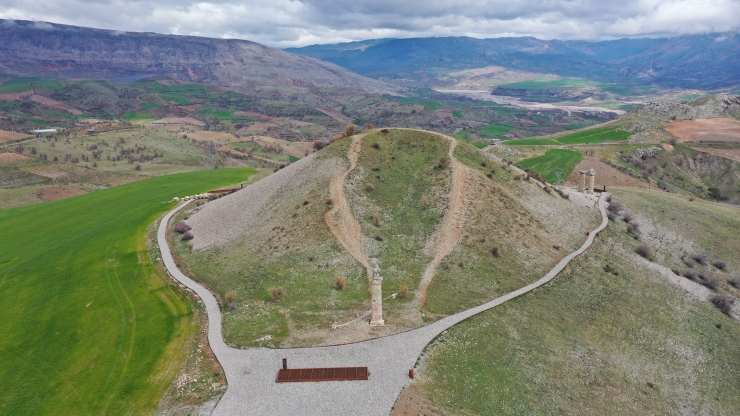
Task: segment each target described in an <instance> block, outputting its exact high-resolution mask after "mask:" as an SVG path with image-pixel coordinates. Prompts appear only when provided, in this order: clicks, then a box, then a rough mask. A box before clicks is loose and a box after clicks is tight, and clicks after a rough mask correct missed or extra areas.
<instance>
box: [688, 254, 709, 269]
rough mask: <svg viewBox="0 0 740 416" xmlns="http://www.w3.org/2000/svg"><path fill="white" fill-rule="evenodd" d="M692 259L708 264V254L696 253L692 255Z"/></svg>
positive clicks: (703, 264)
mask: <svg viewBox="0 0 740 416" xmlns="http://www.w3.org/2000/svg"><path fill="white" fill-rule="evenodd" d="M691 258H692V259H694V260H696V262H697V263H699V264H701V265H702V266H705V265H706V264H707V256H706V255H704V254H702V253H696V254H694V255H693V256H691Z"/></svg>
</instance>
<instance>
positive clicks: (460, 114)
mask: <svg viewBox="0 0 740 416" xmlns="http://www.w3.org/2000/svg"><path fill="white" fill-rule="evenodd" d="M452 116H453V117H457V118H465V114H463V112H462V111H460V110H453V111H452Z"/></svg>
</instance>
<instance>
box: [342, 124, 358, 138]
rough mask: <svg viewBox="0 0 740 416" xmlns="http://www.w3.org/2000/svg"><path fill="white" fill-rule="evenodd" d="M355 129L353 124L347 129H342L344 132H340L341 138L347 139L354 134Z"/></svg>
mask: <svg viewBox="0 0 740 416" xmlns="http://www.w3.org/2000/svg"><path fill="white" fill-rule="evenodd" d="M355 129H356V127H355V126H354V124H350V125H348V126H347V127H345V128H344V130H342V137H349V136H351V135H353V134H355Z"/></svg>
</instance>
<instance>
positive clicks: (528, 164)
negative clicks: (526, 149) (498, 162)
mask: <svg viewBox="0 0 740 416" xmlns="http://www.w3.org/2000/svg"><path fill="white" fill-rule="evenodd" d="M581 159H583V155H582V154H581V153H580V152H575V151H573V150H566V149H550V150H548V151H547V152H545V154H544V155H542V156H537V157H533V158H530V159H524V160H522V161H521V162H519V163H517V165H518V166H519V167H520V168H522V169H524V170H529V171H532V172H537V173H539V174H540V175H542V177H543V178H545V180H546V181H547V182H549V183H552V184H559V183H561V182H563V181H565V180H566V179H568V175H570V172H571V171H572V170H573V168H574V167H575V166H576V165H577V164H578V162H580V161H581Z"/></svg>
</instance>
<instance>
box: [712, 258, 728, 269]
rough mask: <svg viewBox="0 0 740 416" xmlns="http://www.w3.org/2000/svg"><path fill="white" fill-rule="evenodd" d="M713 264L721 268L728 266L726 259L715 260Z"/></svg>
mask: <svg viewBox="0 0 740 416" xmlns="http://www.w3.org/2000/svg"><path fill="white" fill-rule="evenodd" d="M712 265H714V267H716V268H718V269H720V270H725V269H726V268H727V262H726V261H724V260H715V261H714V263H712Z"/></svg>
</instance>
